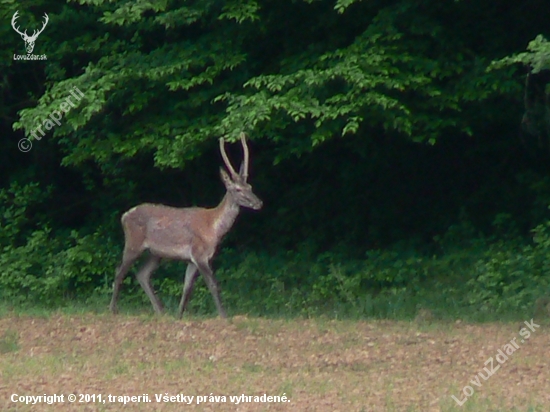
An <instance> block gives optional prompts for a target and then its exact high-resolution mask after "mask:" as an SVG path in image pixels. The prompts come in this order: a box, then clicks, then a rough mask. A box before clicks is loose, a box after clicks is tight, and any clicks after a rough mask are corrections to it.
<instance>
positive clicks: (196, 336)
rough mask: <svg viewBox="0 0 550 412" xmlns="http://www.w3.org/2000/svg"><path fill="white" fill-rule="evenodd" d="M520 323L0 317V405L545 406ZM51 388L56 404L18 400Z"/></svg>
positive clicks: (549, 347) (534, 341) (534, 357)
mask: <svg viewBox="0 0 550 412" xmlns="http://www.w3.org/2000/svg"><path fill="white" fill-rule="evenodd" d="M520 327H523V328H525V329H524V332H523V335H520ZM531 329H533V330H531ZM531 329H530V328H529V327H527V326H526V325H524V324H522V325H520V324H519V323H513V324H512V323H507V324H495V323H493V324H464V323H461V322H459V321H458V322H456V323H437V322H436V323H420V324H418V323H414V322H390V321H333V320H326V319H311V320H301V319H298V320H297V319H293V320H270V319H257V318H247V317H234V318H232V319H231V320H229V321H224V320H221V319H187V320H182V321H178V320H175V319H173V318H171V317H170V316H164V317H158V318H154V317H145V316H142V317H140V316H122V315H119V316H110V315H93V314H89V315H74V316H71V315H65V314H63V315H62V314H59V315H51V316H49V317H31V316H16V315H10V316H6V317H3V318H0V405H2V406H1V407H0V408H1V410H2V411H6V410H9V411H12V410H13V411H54V410H55V411H57V410H63V411H82V412H83V411H122V410H125V411H130V410H131V411H181V410H188V409H191V410H201V411H330V412H334V411H342V412H343V411H346V412H351V411H422V412H426V411H545V412H546V411H549V410H550V373H549V368H548V366H549V362H550V333H549V330H550V329H549V328H548V325H547V324H546V325H542V324H541V326H540V327H536V326H533V325H532V326H531ZM525 331H529V332H530V336H529V337H528V338H527V337H526V336H525ZM522 340H523V342H521V341H522ZM516 346H517V348H516ZM512 349H513V350H512ZM499 350H500V351H501V352H499ZM501 353H502V355H501ZM505 358H506V359H505ZM491 359H492V361H491ZM499 362H500V363H499ZM491 363H492V364H491ZM484 368H487V369H486V370H484ZM487 371H488V372H487ZM490 372H492V374H491V373H490ZM484 377H485V378H486V379H485V378H484ZM464 387H467V388H466V389H464V390H463V388H464ZM468 387H469V388H468ZM53 394H57V395H63V402H57V403H55V404H48V403H45V402H44V400H48V399H51V398H41V399H38V398H34V400H33V398H25V397H26V396H35V397H37V396H39V395H42V396H44V395H53ZM69 394H73V395H76V400H75V401H74V402H70V401H69V400H68V396H69ZM264 394H265V396H264V397H263V398H262V397H261V396H262V395H264ZM109 395H110V396H109ZM178 395H179V397H178ZM243 395H245V396H243ZM453 395H454V396H455V397H456V399H457V401H458V402H463V404H462V406H459V405H458V403H457V401H455V400H453V398H452V396H453ZM100 396H101V398H100ZM124 396H127V398H126V401H127V403H126V405H125V404H124V403H123V401H124V399H125V398H123V397H124ZM132 396H134V397H135V398H133V399H132V398H130V397H132ZM138 396H141V398H138ZM160 396H162V397H166V398H163V399H159V400H157V397H160ZM191 396H193V398H189V397H191ZM269 396H272V397H273V398H271V399H270V398H268V397H269ZM170 397H172V398H170ZM199 397H201V398H199ZM224 397H225V398H224ZM231 397H234V398H231ZM254 397H256V398H254ZM275 397H278V398H275ZM26 399H28V401H29V402H33V401H37V400H38V402H37V403H35V404H34V405H31V404H25V403H24V402H25V400H26ZM191 399H192V400H191ZM58 400H59V398H58ZM269 400H270V401H269ZM15 401H17V402H15ZM81 401H82V402H81ZM121 401H122V402H121ZM197 401H200V403H199V404H197ZM283 401H286V402H283Z"/></svg>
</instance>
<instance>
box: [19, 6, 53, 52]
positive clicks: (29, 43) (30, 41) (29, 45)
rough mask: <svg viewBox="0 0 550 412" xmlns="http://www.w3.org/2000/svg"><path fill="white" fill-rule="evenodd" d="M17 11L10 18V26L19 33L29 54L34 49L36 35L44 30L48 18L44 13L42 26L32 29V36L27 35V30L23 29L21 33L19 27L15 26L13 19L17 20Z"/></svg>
mask: <svg viewBox="0 0 550 412" xmlns="http://www.w3.org/2000/svg"><path fill="white" fill-rule="evenodd" d="M17 13H19V11H16V12H15V13H14V15H13V17H12V19H11V27H13V30H15V31H16V32H17V33H19V34H20V35H21V38H22V39H23V40H24V41H25V48H26V49H27V54H31V53H32V51H33V49H34V42H35V41H36V39H37V38H38V35H39V34H40V33H42V32H43V31H44V28H45V27H46V25H47V24H48V20H49V18H48V15H47V14H46V13H44V24H43V25H42V28H41V29H40V30H34V32H33V34H32V36H29V35H28V34H27V30H25V32H24V33H22V32H21V31H20V30H19V27H16V26H15V20H17V17H19V16H18V15H17Z"/></svg>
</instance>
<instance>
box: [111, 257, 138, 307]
mask: <svg viewBox="0 0 550 412" xmlns="http://www.w3.org/2000/svg"><path fill="white" fill-rule="evenodd" d="M141 252H142V251H141V250H140V251H137V252H136V251H134V250H132V249H127V248H125V249H124V254H123V255H122V263H121V264H120V266H119V267H118V268H117V271H116V275H115V281H114V282H113V297H112V298H111V304H110V305H109V309H110V311H111V312H112V313H117V312H118V309H117V300H118V295H119V293H120V286H121V285H122V281H123V280H124V278H125V276H126V274H127V273H128V270H130V267H131V266H132V265H133V264H134V262H135V261H136V259H137V258H138V257H139V255H140V254H141Z"/></svg>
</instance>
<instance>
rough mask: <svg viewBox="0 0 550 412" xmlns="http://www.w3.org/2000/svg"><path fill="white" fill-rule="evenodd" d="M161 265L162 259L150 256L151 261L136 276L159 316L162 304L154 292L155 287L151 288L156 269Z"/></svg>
mask: <svg viewBox="0 0 550 412" xmlns="http://www.w3.org/2000/svg"><path fill="white" fill-rule="evenodd" d="M159 263H160V258H158V257H157V256H153V255H151V256H149V259H148V260H147V262H145V264H144V265H143V267H142V268H141V269H140V270H139V272H138V273H137V274H136V278H137V280H138V282H139V284H140V285H141V287H142V288H143V290H144V291H145V293H146V294H147V296H148V297H149V300H150V301H151V303H152V304H153V309H154V310H155V312H156V313H157V314H159V315H161V314H162V303H161V302H160V300H159V298H158V296H157V295H156V294H155V291H154V290H153V287H152V286H151V275H152V274H153V272H154V271H155V269H156V268H158V266H159Z"/></svg>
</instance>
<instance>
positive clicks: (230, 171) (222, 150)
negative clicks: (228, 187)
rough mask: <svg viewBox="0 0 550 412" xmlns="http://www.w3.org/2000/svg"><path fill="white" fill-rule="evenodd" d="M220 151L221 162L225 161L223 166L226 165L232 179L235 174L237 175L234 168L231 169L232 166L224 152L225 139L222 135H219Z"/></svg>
mask: <svg viewBox="0 0 550 412" xmlns="http://www.w3.org/2000/svg"><path fill="white" fill-rule="evenodd" d="M220 153H221V155H222V158H223V162H224V163H225V167H227V170H229V173H230V174H231V177H232V178H233V179H234V178H235V177H236V176H238V174H237V172H235V169H233V166H231V162H230V161H229V158H228V157H227V154H226V153H225V140H224V138H223V137H220Z"/></svg>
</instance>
